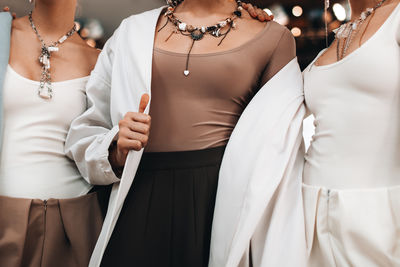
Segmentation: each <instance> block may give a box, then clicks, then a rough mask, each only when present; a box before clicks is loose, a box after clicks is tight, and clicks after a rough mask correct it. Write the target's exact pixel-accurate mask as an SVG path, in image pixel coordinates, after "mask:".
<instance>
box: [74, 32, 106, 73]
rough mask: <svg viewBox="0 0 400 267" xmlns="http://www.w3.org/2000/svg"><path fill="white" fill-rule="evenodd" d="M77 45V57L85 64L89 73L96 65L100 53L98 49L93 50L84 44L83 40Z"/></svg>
mask: <svg viewBox="0 0 400 267" xmlns="http://www.w3.org/2000/svg"><path fill="white" fill-rule="evenodd" d="M76 44H77V47H76V49H77V51H79V52H78V54H79V57H80V58H81V59H82V61H84V62H85V63H86V66H88V68H89V70H90V71H91V70H92V69H93V68H94V66H95V65H96V62H97V58H98V57H99V54H100V52H101V50H100V49H97V48H94V47H91V46H89V45H88V44H86V42H85V41H84V40H82V39H81V40H80V41H79V42H77V43H76Z"/></svg>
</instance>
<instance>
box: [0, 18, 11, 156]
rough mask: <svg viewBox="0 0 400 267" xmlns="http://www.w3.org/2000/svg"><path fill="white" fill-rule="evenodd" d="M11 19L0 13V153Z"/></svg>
mask: <svg viewBox="0 0 400 267" xmlns="http://www.w3.org/2000/svg"><path fill="white" fill-rule="evenodd" d="M11 22H12V17H11V15H10V13H8V12H3V13H0V151H1V147H2V141H3V121H4V120H3V84H4V77H5V74H6V70H7V66H8V60H9V56H10V34H11Z"/></svg>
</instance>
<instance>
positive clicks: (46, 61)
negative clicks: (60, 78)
mask: <svg viewBox="0 0 400 267" xmlns="http://www.w3.org/2000/svg"><path fill="white" fill-rule="evenodd" d="M28 18H29V22H30V24H31V27H32V29H33V31H34V32H35V34H36V36H37V37H38V39H39V41H40V42H41V44H42V49H41V52H40V56H39V62H40V64H41V66H42V74H41V76H40V85H39V89H38V95H39V96H40V97H41V98H44V99H51V98H52V97H53V88H52V85H51V74H50V58H51V53H52V52H57V51H58V49H59V48H58V46H59V45H61V44H62V43H64V42H65V40H67V39H68V38H69V37H71V36H72V35H73V34H74V33H75V32H76V25H75V23H74V26H73V27H72V29H71V30H70V31H69V32H67V33H66V34H65V35H63V36H62V37H61V38H60V39H58V41H56V42H53V43H51V44H49V45H46V43H45V42H44V40H43V38H42V36H40V34H39V32H38V30H37V28H36V26H35V23H34V22H33V19H32V12H30V13H29V16H28Z"/></svg>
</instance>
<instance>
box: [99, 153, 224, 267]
mask: <svg viewBox="0 0 400 267" xmlns="http://www.w3.org/2000/svg"><path fill="white" fill-rule="evenodd" d="M224 150H225V147H219V148H212V149H207V150H198V151H184V152H160V153H144V155H143V158H142V161H141V163H140V165H139V169H138V172H137V174H136V177H135V180H134V182H133V185H132V187H131V189H130V191H129V193H128V196H127V198H126V200H125V202H124V206H123V208H122V211H121V214H120V217H119V219H118V222H117V224H116V227H115V230H114V232H113V235H112V237H111V239H110V242H109V244H108V247H107V249H106V252H105V254H104V257H103V261H102V265H101V266H103V267H104V266H106V267H108V266H110V267H111V266H113V267H114V266H135V267H180V266H182V267H204V266H207V264H208V258H209V250H210V237H211V226H212V219H213V213H214V204H215V196H216V192H217V185H218V174H219V168H220V165H221V161H222V156H223V153H224Z"/></svg>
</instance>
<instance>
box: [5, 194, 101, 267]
mask: <svg viewBox="0 0 400 267" xmlns="http://www.w3.org/2000/svg"><path fill="white" fill-rule="evenodd" d="M99 195H100V194H99V193H97V192H95V193H90V194H88V195H85V196H81V197H77V198H73V199H60V200H58V199H49V200H47V201H43V200H38V199H34V200H30V199H19V198H10V197H0V266H7V267H19V266H23V267H25V266H28V267H39V266H40V267H54V266H57V267H64V266H65V267H86V266H87V265H88V263H89V259H90V256H91V254H92V251H93V249H94V246H95V244H96V241H97V238H98V235H99V234H100V230H101V227H102V223H103V219H104V215H103V213H102V209H101V207H100V204H99V203H101V202H100V198H101V197H100V196H99Z"/></svg>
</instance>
